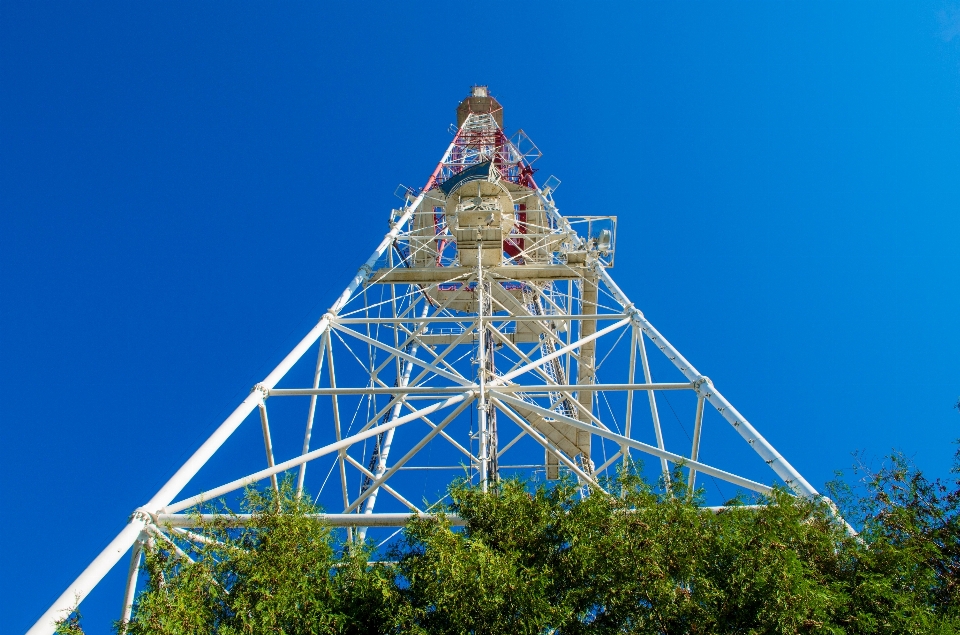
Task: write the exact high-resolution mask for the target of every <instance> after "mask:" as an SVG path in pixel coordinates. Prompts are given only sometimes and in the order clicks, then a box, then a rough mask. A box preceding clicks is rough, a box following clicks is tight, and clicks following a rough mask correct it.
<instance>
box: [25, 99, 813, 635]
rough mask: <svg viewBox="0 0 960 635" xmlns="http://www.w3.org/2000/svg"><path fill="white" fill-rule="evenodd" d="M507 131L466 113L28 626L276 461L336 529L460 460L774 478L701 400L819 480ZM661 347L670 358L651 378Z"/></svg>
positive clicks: (754, 487)
mask: <svg viewBox="0 0 960 635" xmlns="http://www.w3.org/2000/svg"><path fill="white" fill-rule="evenodd" d="M518 138H519V137H515V139H518ZM520 139H521V141H522V140H524V139H525V137H522V138H520ZM517 143H519V142H515V141H511V140H509V139H508V138H507V137H506V135H504V134H503V132H502V131H501V130H500V128H499V127H498V126H497V124H496V122H495V121H494V118H493V117H492V116H491V115H482V114H481V115H477V114H471V115H469V116H468V117H467V119H466V121H465V122H464V123H463V125H462V126H461V128H460V129H459V130H458V131H457V133H456V136H455V137H454V140H453V141H452V142H451V144H450V145H449V147H448V148H447V150H446V152H444V154H443V156H442V158H441V160H440V162H439V164H438V166H437V168H436V170H435V171H434V172H433V174H432V175H431V176H430V178H429V180H428V181H427V184H426V186H425V187H424V188H423V190H422V191H420V192H419V193H418V194H414V193H409V194H408V196H407V198H406V200H405V203H404V206H403V207H402V209H399V210H394V211H393V212H392V213H391V216H390V231H389V232H388V233H387V234H386V236H385V237H384V238H383V240H382V241H381V242H380V244H379V245H378V246H377V248H376V249H375V250H374V252H373V253H372V254H371V255H370V257H369V258H368V259H367V260H366V262H365V263H364V264H363V265H362V266H361V267H360V269H359V271H358V272H357V273H356V275H355V276H354V277H353V278H352V279H351V280H350V282H349V284H348V285H347V288H346V289H345V290H344V291H343V293H342V294H341V295H340V297H339V298H338V299H337V300H336V302H334V304H333V305H332V306H331V307H330V309H329V310H328V311H327V312H326V313H325V314H324V315H323V317H322V318H321V319H320V321H319V322H318V323H317V324H316V325H315V326H314V327H313V328H312V329H311V330H310V331H309V333H307V334H306V336H305V337H304V338H303V339H302V340H301V341H300V343H299V344H297V345H296V347H295V348H294V349H293V350H292V351H291V352H290V353H289V354H288V355H287V356H286V357H285V358H284V359H283V361H282V362H281V363H280V364H279V365H278V366H277V367H276V368H275V369H274V370H273V371H272V372H271V373H270V374H269V375H267V377H266V378H264V380H263V381H262V382H260V383H259V384H257V385H256V386H254V388H253V389H252V390H251V392H250V394H249V395H248V396H247V397H246V399H244V400H243V401H242V402H241V403H240V405H239V406H237V408H236V410H234V412H233V413H232V414H231V415H230V416H229V417H227V419H226V420H225V421H224V422H223V423H222V424H221V425H220V427H219V428H217V430H216V431H215V432H214V433H213V434H212V435H211V436H210V438H209V439H207V441H206V442H204V443H203V444H202V445H201V446H200V448H199V449H197V451H196V452H195V453H194V454H193V456H191V457H190V458H189V459H188V460H187V462H186V463H185V464H184V465H183V467H181V468H180V469H179V470H178V471H177V472H176V473H175V474H174V475H173V477H172V478H170V480H169V481H168V482H167V483H166V484H165V485H164V486H163V487H162V488H161V489H160V490H159V491H158V492H157V493H156V495H155V496H154V497H153V498H151V499H150V500H149V501H147V502H146V503H144V504H143V505H142V506H141V507H138V508H137V509H136V510H135V511H134V512H133V514H132V515H131V516H130V518H129V520H128V522H127V525H126V526H125V528H124V529H123V530H122V531H121V532H120V534H119V535H118V536H117V537H116V538H115V539H114V540H113V541H112V542H111V543H110V545H109V546H108V547H107V548H106V549H104V550H103V552H102V553H100V555H98V556H97V557H96V558H95V559H94V560H93V562H92V563H91V564H90V565H89V566H88V567H87V568H86V569H85V570H84V571H83V572H82V573H81V574H80V576H79V577H78V578H77V579H76V580H75V581H74V582H73V583H72V584H71V585H70V586H69V587H68V588H67V589H66V590H65V591H64V592H63V594H62V595H61V596H60V597H59V598H58V599H57V601H56V602H54V603H53V605H52V606H51V607H50V609H49V610H48V611H47V612H46V613H44V615H43V616H42V617H41V618H40V619H39V620H38V621H37V623H36V624H35V625H34V626H33V628H32V629H31V630H30V631H29V632H30V633H51V632H52V631H53V623H54V621H55V620H56V619H57V618H59V617H62V616H63V615H64V614H65V612H68V611H69V610H70V609H71V608H73V607H74V606H75V605H76V603H77V602H78V601H79V600H82V599H83V598H84V597H85V596H86V595H87V594H88V593H89V592H90V590H91V589H93V587H94V586H96V584H97V583H98V582H99V581H100V580H101V579H102V578H103V577H104V575H106V573H107V572H108V571H109V570H110V569H111V568H112V567H114V566H115V565H116V564H117V562H118V561H119V560H120V559H121V558H122V557H123V556H124V555H125V554H127V553H131V560H130V566H129V569H128V576H127V586H126V590H125V593H124V596H123V600H122V604H123V606H122V617H123V618H124V619H129V617H130V615H131V607H132V605H133V600H134V596H135V591H136V583H137V570H138V565H139V562H140V558H141V553H142V549H143V547H144V546H145V545H148V544H153V543H156V542H158V541H160V542H164V543H166V544H167V545H168V546H169V547H170V548H171V549H173V550H174V551H175V553H177V554H179V555H181V556H182V557H183V558H189V557H190V556H189V551H190V544H191V543H202V542H203V541H204V540H209V539H208V538H205V537H204V536H202V535H200V534H198V533H194V532H191V531H190V528H191V527H195V526H196V523H197V517H196V516H192V515H190V514H189V513H188V512H189V511H190V510H191V509H192V508H195V506H197V505H198V504H200V503H202V502H203V501H210V500H214V499H217V498H219V497H223V496H236V495H237V493H238V491H240V490H242V488H244V487H246V486H248V485H254V484H267V485H268V486H270V487H277V486H278V478H279V477H281V475H283V474H284V473H287V472H289V473H291V474H292V477H293V478H294V482H295V487H296V488H297V490H298V491H303V490H304V488H306V491H309V492H311V494H312V495H320V494H322V495H323V497H321V499H320V500H321V501H322V503H323V504H324V509H326V510H328V511H329V512H331V513H330V514H327V515H326V516H325V518H326V520H327V521H328V522H330V523H331V524H333V525H335V526H343V527H348V528H350V529H349V532H350V537H351V538H358V537H363V536H364V535H365V534H366V532H367V528H375V527H384V526H400V525H402V524H403V523H404V522H405V521H406V520H407V519H408V518H409V517H410V514H423V513H429V512H430V511H431V510H432V509H435V508H436V505H437V504H438V503H439V502H441V501H442V499H443V493H444V486H445V485H446V484H447V483H448V482H449V481H450V479H451V478H453V477H455V476H463V477H465V478H469V479H471V480H472V481H473V482H475V483H479V484H483V485H485V484H486V483H488V482H490V481H491V480H492V479H495V478H498V477H500V476H504V475H508V474H521V475H524V476H527V477H529V476H534V477H535V478H548V479H549V478H557V477H558V476H560V474H561V473H563V472H565V473H569V474H571V475H573V476H575V477H576V478H577V479H579V481H580V483H581V484H582V485H583V486H584V488H585V493H586V492H590V493H591V495H594V494H592V493H594V492H595V493H596V494H595V495H605V494H604V486H603V482H602V479H601V478H600V477H601V475H604V474H610V473H611V471H613V470H615V469H616V468H617V467H618V465H620V464H623V463H625V462H628V461H636V460H638V459H639V458H641V457H643V456H648V457H652V459H653V461H652V465H655V466H656V467H657V469H658V471H660V472H662V475H663V477H664V478H669V475H670V473H671V470H672V469H673V468H674V466H676V465H677V464H679V463H682V464H683V466H685V469H686V470H687V473H688V476H689V480H690V482H691V483H692V482H694V481H695V479H696V477H697V475H705V476H708V477H712V479H715V480H716V481H717V482H720V483H728V484H730V485H732V486H733V487H732V488H731V489H730V490H729V492H730V493H731V494H732V493H733V492H734V491H736V490H737V489H739V488H743V489H746V490H750V491H753V492H758V493H769V492H770V491H771V483H773V482H775V481H772V480H768V479H763V478H759V477H758V476H756V474H758V471H757V469H756V467H757V466H756V465H753V466H748V465H747V463H746V462H741V463H738V464H737V465H735V466H734V467H733V468H732V469H731V468H726V469H721V468H720V467H718V466H716V465H714V464H713V463H709V462H704V461H701V460H700V457H701V456H703V455H704V452H703V450H704V447H702V446H703V443H702V439H703V436H702V435H703V430H704V416H705V411H706V410H708V409H707V408H706V406H707V405H708V404H709V406H711V407H712V408H713V409H714V410H715V411H716V412H717V413H719V414H720V415H721V417H722V418H723V419H725V420H726V421H727V422H729V424H730V425H731V426H732V427H733V430H735V431H736V433H738V434H739V435H740V437H742V439H743V441H745V442H746V445H745V447H746V448H750V449H752V450H753V452H755V453H756V454H757V455H759V457H760V459H761V460H762V462H763V463H765V464H766V465H767V466H769V468H770V470H772V474H771V475H770V476H774V475H775V476H776V477H779V481H781V482H782V483H783V484H785V485H786V486H787V487H788V488H790V489H791V490H793V491H794V492H795V493H796V494H798V495H803V496H818V493H817V491H816V490H815V489H814V488H813V487H812V486H811V485H810V484H809V483H808V482H807V481H806V480H805V479H804V478H803V477H802V476H801V475H800V474H799V473H798V472H797V470H795V469H794V468H793V467H792V466H791V465H790V463H788V462H787V461H786V459H784V458H783V457H782V456H781V455H780V454H779V453H778V452H777V451H776V450H775V449H774V448H773V447H772V446H771V445H770V443H768V442H767V441H766V439H764V437H763V436H762V435H761V434H760V433H759V432H758V431H757V430H756V428H754V427H753V425H752V424H751V423H750V422H749V421H748V420H747V419H746V418H744V416H743V415H742V414H740V412H739V411H738V410H737V409H736V408H735V407H734V406H733V405H732V404H731V403H730V402H729V401H728V400H727V399H726V398H725V397H724V396H723V395H722V394H721V393H720V392H719V391H717V389H716V388H715V387H714V385H713V384H712V382H711V381H710V379H709V378H707V377H706V376H704V375H702V374H701V373H700V372H699V371H698V370H697V369H696V368H694V366H693V365H692V364H690V362H689V361H687V359H686V358H684V357H683V355H681V354H680V352H679V351H678V350H677V349H676V348H675V347H674V346H673V345H672V344H671V343H670V342H669V341H668V340H666V339H665V338H664V337H663V335H662V334H661V333H660V332H659V331H658V330H657V329H656V328H655V327H654V326H653V325H652V324H651V323H650V321H649V320H648V319H647V318H646V317H645V316H644V314H643V313H642V312H641V311H640V310H639V309H638V308H637V307H635V306H634V304H633V303H632V302H631V301H630V300H629V299H628V297H627V296H626V294H625V293H624V292H623V291H622V290H621V289H620V287H618V286H617V284H616V283H615V282H614V280H613V278H612V277H611V275H610V272H609V270H608V269H609V265H610V262H611V260H612V252H611V250H610V245H609V242H610V236H608V235H607V236H605V235H603V234H602V232H601V233H600V234H597V235H591V234H590V232H591V231H592V230H589V229H588V231H587V232H577V231H576V230H575V228H574V227H575V225H577V223H586V226H587V227H588V228H589V227H593V225H591V223H594V222H597V223H599V225H603V222H601V221H603V220H604V218H606V217H565V216H563V215H561V214H560V213H559V211H558V209H557V207H556V205H555V203H554V198H553V192H552V191H551V190H550V188H547V187H544V188H539V187H537V186H536V184H535V183H534V182H533V178H532V175H533V170H532V168H531V167H530V160H529V159H530V157H531V156H533V157H534V158H535V157H536V156H539V152H538V151H537V152H536V153H535V154H533V155H532V154H531V151H529V150H527V151H525V152H521V150H520V149H519V148H518V147H517V145H516V144H517ZM534 150H535V147H534ZM474 176H475V177H476V178H474ZM458 179H459V180H460V181H458ZM454 186H456V188H458V189H456V188H455V187H454ZM608 220H609V219H608ZM657 353H661V354H662V355H657ZM664 362H668V363H669V365H672V367H674V370H673V378H671V379H669V380H667V381H663V380H657V379H655V378H654V373H655V372H657V373H658V374H659V373H661V372H662V371H663V369H664V368H665V367H666V366H667V364H665V363H664ZM656 364H661V366H659V367H658V366H656ZM658 369H659V370H658ZM281 383H282V386H281ZM670 393H672V394H674V395H675V396H676V395H677V393H688V394H689V395H690V396H691V397H690V404H691V410H693V412H692V413H691V414H692V417H691V420H690V421H689V422H688V426H687V428H686V430H689V431H691V432H692V436H691V437H690V438H689V440H687V439H683V442H684V444H683V447H678V446H677V444H676V443H672V444H671V447H670V448H669V449H668V440H669V439H668V435H665V431H664V428H665V425H666V424H665V421H664V416H663V413H662V412H661V411H660V407H662V404H663V403H668V404H671V402H670V401H664V400H665V399H669V398H670V397H669V394H670ZM678 403H679V401H678ZM670 408H671V409H673V406H672V405H670ZM254 411H256V415H254ZM711 416H713V415H711ZM304 421H305V424H304ZM245 422H247V423H246V425H254V426H255V425H259V426H260V428H261V432H262V434H261V435H259V436H262V438H263V444H264V447H263V448H262V449H257V451H256V452H252V453H249V454H250V457H251V459H250V461H251V462H250V468H249V470H248V471H241V470H240V469H239V466H238V472H237V473H235V475H234V476H233V477H232V478H231V480H229V481H228V482H225V483H220V482H211V481H210V476H209V475H208V476H207V477H205V478H206V480H205V481H204V480H203V479H202V478H201V479H198V480H197V481H195V482H193V483H192V481H194V477H195V476H197V475H198V472H200V470H201V468H202V467H203V466H204V465H205V464H206V463H207V462H208V460H209V459H210V458H211V457H212V456H213V455H214V453H216V452H217V450H218V449H219V448H220V447H221V446H222V445H223V444H224V443H225V442H227V440H228V439H230V437H231V435H233V433H234V432H235V431H236V430H237V429H238V427H239V426H240V425H241V424H244V423H245ZM284 439H286V440H284ZM674 441H676V439H674ZM714 458H722V457H714ZM756 463H758V464H759V466H760V467H761V468H762V463H760V462H756ZM309 466H318V468H313V467H311V469H310V470H308V467H309ZM741 468H749V469H748V471H749V472H750V474H751V477H750V478H747V477H745V476H742V475H741V474H740V473H741V472H743V469H741ZM201 481H202V482H201ZM701 482H702V481H701ZM188 485H191V489H188V490H187V491H184V489H185V487H186V486H188ZM327 485H329V486H330V488H331V489H333V490H336V495H335V496H332V497H331V496H329V494H330V493H331V489H327V488H325V486H327ZM728 487H729V486H728ZM244 518H245V517H244V516H242V515H240V516H237V517H236V518H235V519H234V522H235V523H238V524H242V523H243V522H244ZM452 520H453V522H454V524H457V523H458V520H457V519H456V518H453V519H452ZM131 550H132V551H131Z"/></svg>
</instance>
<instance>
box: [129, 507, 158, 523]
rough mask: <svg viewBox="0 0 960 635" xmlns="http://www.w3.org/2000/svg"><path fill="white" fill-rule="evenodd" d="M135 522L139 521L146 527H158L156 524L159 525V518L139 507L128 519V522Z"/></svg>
mask: <svg viewBox="0 0 960 635" xmlns="http://www.w3.org/2000/svg"><path fill="white" fill-rule="evenodd" d="M134 520H139V521H140V522H142V523H143V524H144V525H156V524H157V517H156V515H154V514H153V513H151V512H149V511H147V510H146V509H144V508H143V507H137V508H136V509H135V510H133V513H132V514H130V518H128V519H127V521H128V522H129V521H134Z"/></svg>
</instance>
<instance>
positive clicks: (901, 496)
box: [58, 454, 960, 635]
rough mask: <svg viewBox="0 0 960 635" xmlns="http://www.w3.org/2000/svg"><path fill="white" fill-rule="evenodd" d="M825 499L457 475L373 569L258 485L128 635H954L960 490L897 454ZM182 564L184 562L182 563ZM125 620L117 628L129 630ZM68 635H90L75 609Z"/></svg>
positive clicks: (158, 573) (167, 576)
mask: <svg viewBox="0 0 960 635" xmlns="http://www.w3.org/2000/svg"><path fill="white" fill-rule="evenodd" d="M858 469H859V471H858V476H860V478H859V480H857V481H855V482H854V483H853V484H849V483H846V482H845V481H844V480H843V479H842V478H838V480H837V481H835V482H834V483H832V484H831V485H830V488H829V489H830V492H831V494H832V497H833V498H834V500H836V501H837V503H838V505H839V507H840V511H841V512H842V514H843V515H844V517H845V518H847V519H849V520H850V521H852V522H853V523H854V525H855V526H857V527H859V528H861V532H860V533H859V535H857V536H851V535H849V534H848V533H847V531H846V527H845V525H843V524H842V523H841V522H839V521H838V520H837V517H836V515H835V511H834V509H833V508H832V507H831V506H830V504H828V503H827V502H826V501H825V500H810V499H805V498H797V497H794V496H791V495H789V494H788V493H787V492H785V491H783V490H774V491H773V492H772V493H771V494H770V495H769V496H766V497H760V498H758V499H757V500H741V499H736V500H734V501H731V502H730V503H728V505H727V506H725V508H724V509H723V510H721V511H719V512H717V511H712V510H710V509H707V508H705V507H704V506H703V505H702V496H703V492H702V491H697V492H690V491H688V490H687V487H686V484H685V482H684V479H683V470H682V468H680V467H678V468H677V469H676V470H675V471H674V473H673V474H672V475H671V479H670V486H669V488H667V487H664V486H663V483H659V484H650V483H648V482H646V481H644V480H643V479H642V478H641V477H640V475H639V472H638V471H637V470H633V469H628V470H626V471H624V472H623V473H622V474H620V475H619V476H618V478H617V479H616V480H614V481H612V482H610V483H606V484H605V485H606V489H607V490H608V491H610V492H612V494H606V493H604V492H600V491H595V492H592V493H591V494H590V495H589V496H583V495H582V490H581V488H580V484H578V483H577V482H576V481H575V480H572V479H567V480H560V481H556V482H552V483H549V484H539V485H536V484H532V483H529V482H524V481H519V480H505V481H500V482H498V483H495V484H494V485H493V486H492V487H491V488H490V489H489V491H486V492H485V491H483V490H482V489H481V488H479V487H475V486H471V485H470V484H469V483H467V482H463V481H460V482H456V483H454V484H453V485H452V486H451V488H450V501H451V502H450V503H449V504H448V505H447V507H446V508H445V509H444V510H442V511H445V512H453V513H456V514H458V515H459V516H460V517H461V518H462V519H463V520H464V523H465V526H464V527H462V528H461V527H452V526H451V525H450V523H449V522H448V519H447V516H446V515H445V514H437V515H436V516H432V517H427V518H418V519H414V520H412V521H411V522H410V523H409V524H408V526H407V527H406V530H405V533H404V536H403V538H402V539H401V540H400V541H399V542H398V543H397V544H396V545H395V546H394V547H393V548H392V549H391V550H390V551H389V553H387V554H386V557H387V558H390V559H391V561H390V562H389V563H375V564H371V563H370V560H371V559H372V558H373V557H374V555H376V557H377V558H381V557H384V554H374V553H373V548H372V543H371V544H367V545H358V544H355V543H346V544H344V543H340V542H338V541H337V540H336V539H335V537H334V533H333V532H332V531H331V529H330V528H329V527H328V526H326V525H325V524H324V523H323V522H322V521H321V520H318V518H317V516H316V514H317V513H318V512H319V510H318V509H317V508H316V507H315V506H314V505H312V504H310V503H309V499H300V498H298V497H296V496H295V495H294V492H293V488H292V486H291V484H290V481H284V484H283V485H282V487H281V488H280V491H279V492H274V491H273V490H272V489H267V490H263V491H258V490H249V491H248V492H247V493H246V498H245V500H244V502H243V504H242V506H241V511H242V512H246V513H249V514H251V515H252V520H251V521H250V522H249V523H247V524H246V525H245V526H244V527H242V528H238V527H236V523H235V522H233V521H232V514H231V512H229V510H226V509H225V508H223V507H220V508H219V509H220V512H221V513H220V514H219V515H218V516H216V519H215V520H214V521H212V522H209V523H207V524H205V525H203V526H202V527H201V528H200V529H199V530H197V533H199V534H201V535H202V536H204V537H205V539H206V541H205V542H194V543H190V544H188V543H186V542H181V541H179V540H178V544H179V545H180V546H179V548H178V547H175V546H174V545H173V543H171V542H170V541H169V540H168V539H166V538H162V537H161V536H159V535H158V536H157V537H156V538H155V540H154V542H152V543H151V544H150V545H148V548H147V555H146V559H145V564H144V567H143V570H144V571H145V572H146V574H147V575H148V582H147V585H146V588H145V590H144V591H143V592H142V593H141V594H140V595H139V596H138V598H137V601H136V604H135V608H134V613H133V619H132V621H131V623H130V624H129V625H126V628H127V632H129V633H130V634H131V635H179V634H187V633H190V634H193V633H218V634H224V635H234V634H236V635H239V634H247V633H257V634H259V633H283V634H287V635H297V634H300V633H420V634H424V635H428V634H429V635H433V634H437V635H441V634H444V635H445V634H453V633H457V634H459V633H473V634H478V635H479V634H487V633H490V634H492V633H531V634H535V633H569V634H581V633H583V634H586V633H598V634H600V633H603V634H606V633H638V634H640V633H642V634H657V635H662V634H673V633H690V634H695V633H743V634H760V633H846V634H851V635H860V634H864V635H866V634H894V633H956V632H958V631H960V583H958V572H960V531H958V530H960V519H958V506H960V481H958V480H957V478H956V477H954V479H953V480H952V481H948V482H942V481H939V480H933V481H931V480H929V479H927V478H926V477H924V476H923V474H922V473H921V472H920V471H919V470H917V469H916V468H915V467H914V466H912V465H911V464H910V463H909V462H908V461H907V460H906V459H905V458H904V457H903V456H902V455H899V454H895V455H893V456H892V457H891V458H890V459H889V460H888V462H887V463H885V464H884V465H883V466H882V467H881V468H880V469H879V470H876V471H870V470H865V469H864V468H863V467H862V466H861V467H860V468H858ZM187 557H189V558H190V560H187V559H186V558H187ZM123 628H124V625H118V630H120V631H123ZM58 632H60V633H65V634H69V635H80V634H81V633H82V632H83V631H82V629H81V628H80V625H79V614H76V613H74V614H72V615H71V616H69V617H68V618H65V619H64V620H62V621H61V623H60V626H59V631H58Z"/></svg>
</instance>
